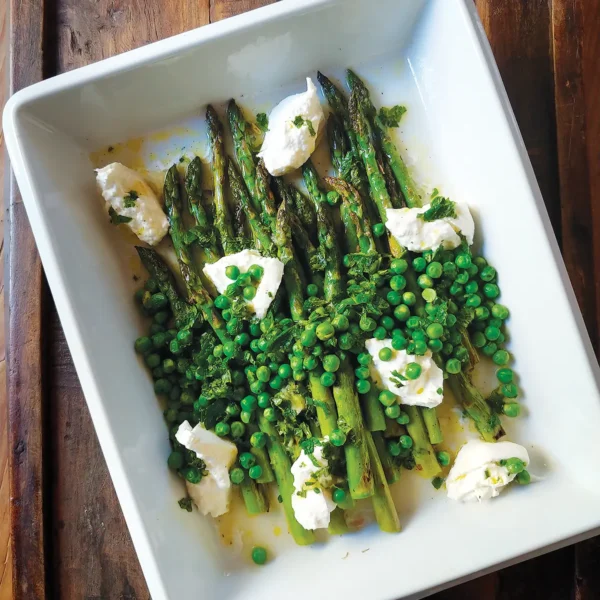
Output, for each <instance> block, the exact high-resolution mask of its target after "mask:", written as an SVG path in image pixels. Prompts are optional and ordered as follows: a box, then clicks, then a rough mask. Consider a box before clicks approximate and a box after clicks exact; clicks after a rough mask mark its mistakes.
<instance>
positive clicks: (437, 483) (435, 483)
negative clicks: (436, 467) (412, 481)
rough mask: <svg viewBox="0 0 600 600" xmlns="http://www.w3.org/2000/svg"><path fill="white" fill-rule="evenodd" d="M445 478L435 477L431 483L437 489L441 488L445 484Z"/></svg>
mask: <svg viewBox="0 0 600 600" xmlns="http://www.w3.org/2000/svg"><path fill="white" fill-rule="evenodd" d="M444 481H445V480H444V478H443V477H434V478H433V479H432V480H431V485H432V486H433V487H434V488H435V489H436V490H439V489H440V488H441V487H442V486H443V485H444Z"/></svg>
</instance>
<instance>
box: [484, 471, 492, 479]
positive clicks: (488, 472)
mask: <svg viewBox="0 0 600 600" xmlns="http://www.w3.org/2000/svg"><path fill="white" fill-rule="evenodd" d="M491 476H492V474H491V473H490V470H489V469H486V470H485V477H486V479H489V478H490V477H491Z"/></svg>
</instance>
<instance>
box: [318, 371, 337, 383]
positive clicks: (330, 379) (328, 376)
mask: <svg viewBox="0 0 600 600" xmlns="http://www.w3.org/2000/svg"><path fill="white" fill-rule="evenodd" d="M320 381H321V385H323V386H325V387H331V386H332V385H333V384H334V383H335V374H333V373H327V372H325V373H323V374H322V375H321V377H320Z"/></svg>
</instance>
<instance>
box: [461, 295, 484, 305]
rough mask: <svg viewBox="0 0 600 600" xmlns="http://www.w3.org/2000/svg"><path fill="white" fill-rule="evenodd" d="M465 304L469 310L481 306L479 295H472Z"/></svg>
mask: <svg viewBox="0 0 600 600" xmlns="http://www.w3.org/2000/svg"><path fill="white" fill-rule="evenodd" d="M465 304H466V305H467V306H468V307H470V308H477V307H478V306H479V305H480V304H481V296H480V295H479V294H473V295H472V296H469V297H468V298H467V301H466V302H465Z"/></svg>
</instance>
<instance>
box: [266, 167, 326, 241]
mask: <svg viewBox="0 0 600 600" xmlns="http://www.w3.org/2000/svg"><path fill="white" fill-rule="evenodd" d="M274 182H275V187H276V189H277V193H278V194H279V197H280V198H281V200H282V202H283V201H284V200H286V201H287V202H288V204H289V205H290V206H292V207H293V208H294V214H295V216H296V217H297V219H298V220H299V221H300V223H301V224H302V227H303V228H304V230H305V231H306V233H307V235H308V237H309V238H310V239H311V240H313V239H315V238H316V233H317V220H316V216H315V211H314V209H313V207H312V204H311V201H310V200H309V199H308V198H307V197H306V196H305V195H304V194H303V193H302V192H301V191H300V190H299V189H298V188H296V187H295V186H293V185H286V183H285V182H284V180H283V179H282V178H281V177H275V179H274Z"/></svg>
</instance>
